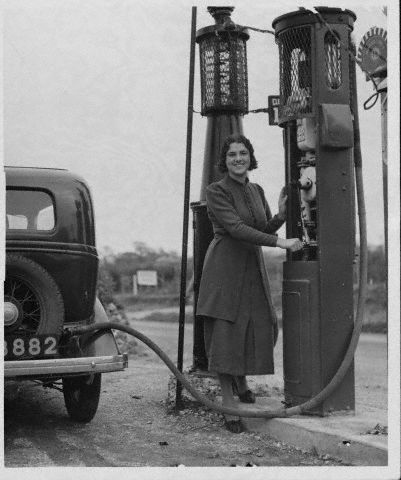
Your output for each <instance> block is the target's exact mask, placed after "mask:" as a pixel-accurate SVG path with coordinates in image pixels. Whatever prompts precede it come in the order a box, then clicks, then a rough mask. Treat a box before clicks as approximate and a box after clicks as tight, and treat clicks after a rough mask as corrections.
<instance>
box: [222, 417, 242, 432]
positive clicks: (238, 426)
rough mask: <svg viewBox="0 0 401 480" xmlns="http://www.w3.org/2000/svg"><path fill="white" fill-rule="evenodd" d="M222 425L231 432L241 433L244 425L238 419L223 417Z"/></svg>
mask: <svg viewBox="0 0 401 480" xmlns="http://www.w3.org/2000/svg"><path fill="white" fill-rule="evenodd" d="M224 426H225V427H226V429H227V430H228V431H229V432H231V433H241V432H243V431H244V426H243V425H242V422H241V420H240V419H238V420H226V419H224Z"/></svg>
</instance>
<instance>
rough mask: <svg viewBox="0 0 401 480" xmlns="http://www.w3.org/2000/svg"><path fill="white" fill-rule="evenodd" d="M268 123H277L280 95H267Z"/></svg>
mask: <svg viewBox="0 0 401 480" xmlns="http://www.w3.org/2000/svg"><path fill="white" fill-rule="evenodd" d="M267 104H268V107H269V109H268V113H269V125H278V107H279V106H280V95H269V96H268V97H267Z"/></svg>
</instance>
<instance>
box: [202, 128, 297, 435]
mask: <svg viewBox="0 0 401 480" xmlns="http://www.w3.org/2000/svg"><path fill="white" fill-rule="evenodd" d="M255 168H257V162H256V159H255V156H254V151H253V147H252V144H251V143H250V141H249V140H248V139H247V138H246V137H244V136H243V135H231V136H229V137H228V138H227V139H226V141H225V142H224V144H223V147H222V150H221V156H220V162H219V169H220V170H221V171H222V172H224V173H225V176H224V178H223V179H222V180H220V181H218V182H215V183H212V184H210V185H209V186H208V187H207V190H206V201H207V209H208V215H209V218H210V220H211V222H212V225H213V231H214V239H213V240H212V242H211V244H210V245H209V248H208V251H207V253H206V257H205V262H204V266H203V272H202V279H201V284H200V290H199V297H198V303H197V311H196V314H197V315H200V316H202V317H203V318H204V336H205V347H206V353H207V356H208V362H209V370H210V371H214V372H216V373H217V375H218V378H219V381H220V385H221V391H222V397H223V405H225V406H229V407H235V400H234V396H233V390H234V391H235V392H236V393H237V394H238V396H239V399H240V401H241V402H245V403H254V402H255V395H254V393H253V392H252V391H251V390H249V388H248V385H247V381H246V375H266V374H272V373H274V364H273V347H274V343H275V338H274V337H275V333H276V338H277V320H276V317H275V314H274V309H273V306H272V302H271V297H270V292H269V285H268V279H267V275H266V271H265V267H264V264H263V256H262V251H261V246H262V245H263V246H268V247H279V248H284V249H289V250H291V251H296V250H299V249H301V248H302V242H301V241H300V240H299V239H298V238H291V239H282V238H278V237H277V235H275V234H274V233H275V232H276V230H278V229H279V228H280V227H281V226H282V224H283V223H284V221H285V216H286V201H287V196H286V195H285V191H284V188H283V189H282V191H281V193H280V197H279V202H278V203H279V211H278V214H277V215H275V216H274V217H272V215H271V213H270V209H269V206H268V204H267V202H266V199H265V195H264V192H263V189H262V188H261V187H260V186H259V185H257V184H256V183H251V182H249V180H248V171H249V170H253V169H255ZM225 425H226V428H227V429H228V430H230V431H232V432H234V433H239V432H241V431H243V427H242V424H241V421H240V418H239V417H233V416H229V415H226V416H225Z"/></svg>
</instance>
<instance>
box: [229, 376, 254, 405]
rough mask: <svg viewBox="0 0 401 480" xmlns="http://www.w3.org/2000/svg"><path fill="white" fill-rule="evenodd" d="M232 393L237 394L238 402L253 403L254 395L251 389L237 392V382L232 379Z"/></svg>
mask: <svg viewBox="0 0 401 480" xmlns="http://www.w3.org/2000/svg"><path fill="white" fill-rule="evenodd" d="M233 393H234V395H238V398H239V400H240V402H242V403H255V402H256V396H255V394H254V393H253V392H252V390H245V392H244V393H239V390H238V386H237V382H236V381H235V380H233Z"/></svg>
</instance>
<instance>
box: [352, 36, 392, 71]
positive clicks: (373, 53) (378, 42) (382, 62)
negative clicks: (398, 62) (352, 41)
mask: <svg viewBox="0 0 401 480" xmlns="http://www.w3.org/2000/svg"><path fill="white" fill-rule="evenodd" d="M357 59H358V61H359V65H360V67H361V68H362V70H363V71H364V72H366V73H367V74H368V75H372V74H373V73H374V72H375V71H376V70H377V69H378V68H379V67H385V66H386V65H387V32H386V30H384V29H383V28H378V27H372V28H371V29H370V30H369V31H368V32H366V33H365V35H364V36H363V38H362V40H361V43H360V44H359V48H358V55H357ZM366 79H367V80H369V76H367V77H366Z"/></svg>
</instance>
